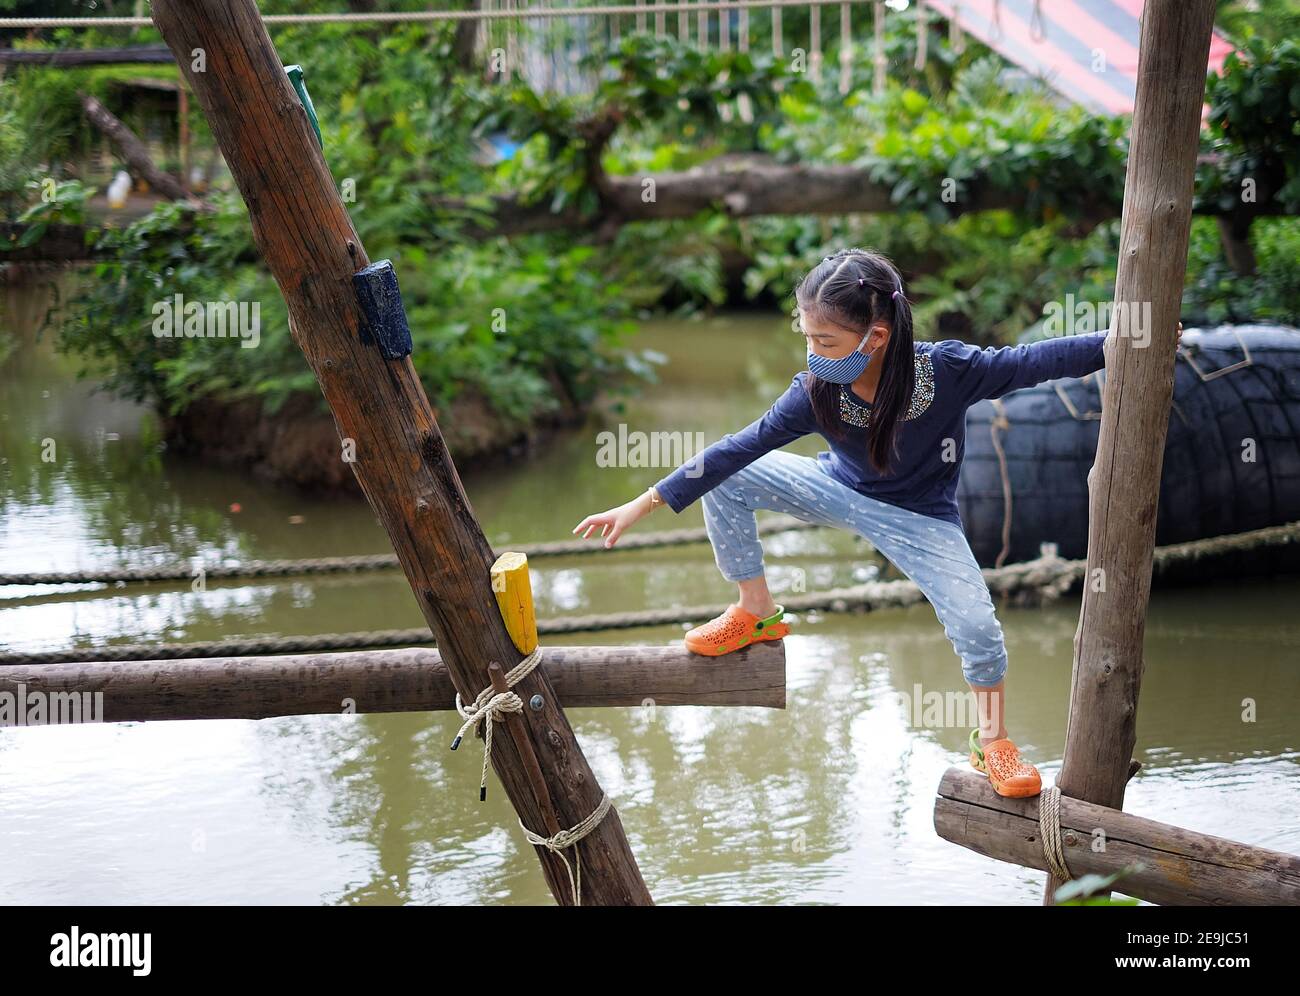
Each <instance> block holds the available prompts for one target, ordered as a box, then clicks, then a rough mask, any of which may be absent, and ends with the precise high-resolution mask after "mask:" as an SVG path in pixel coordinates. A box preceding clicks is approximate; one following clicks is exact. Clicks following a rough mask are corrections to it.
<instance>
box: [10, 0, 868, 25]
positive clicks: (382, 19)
mask: <svg viewBox="0 0 1300 996" xmlns="http://www.w3.org/2000/svg"><path fill="white" fill-rule="evenodd" d="M845 2H848V3H871V2H874V0H688V2H682V3H672V4H667V3H666V4H662V5H661V9H662V11H663V13H665V14H666V13H669V12H671V11H674V10H679V11H690V10H698V11H710V10H724V9H732V10H735V9H737V8H742V7H749V8H752V9H755V10H767V9H773V8H779V7H814V8H816V7H826V6H830V5H831V4H838V3H845ZM637 13H640V14H642V15H644V13H645V8H644V7H643V6H641V5H640V4H614V5H611V6H609V7H599V6H587V7H531V8H519V9H497V10H415V11H375V12H372V13H366V14H360V13H349V14H266V15H264V16H263V17H262V21H263V22H264V23H266V24H398V23H404V22H421V21H479V20H507V19H515V20H548V19H552V18H561V17H563V18H568V17H600V16H613V15H621V14H637ZM150 27H153V19H152V18H148V17H0V29H10V28H150Z"/></svg>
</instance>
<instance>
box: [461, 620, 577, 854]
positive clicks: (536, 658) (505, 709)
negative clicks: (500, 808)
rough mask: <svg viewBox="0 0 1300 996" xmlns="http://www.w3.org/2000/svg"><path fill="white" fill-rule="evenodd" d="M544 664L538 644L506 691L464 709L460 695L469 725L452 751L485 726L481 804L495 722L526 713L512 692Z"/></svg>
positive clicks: (511, 674) (487, 692)
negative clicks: (473, 728) (480, 725)
mask: <svg viewBox="0 0 1300 996" xmlns="http://www.w3.org/2000/svg"><path fill="white" fill-rule="evenodd" d="M541 662H542V647H541V644H538V645H537V646H536V647H534V648H533V652H532V653H531V654H529V655H528V656H527V657H525V658H524V659H523V660H521V661H520V662H519V663H518V664H516V665H515V666H514V667H512V668H511V669H510V670H509V671H507V672H506V686H507V690H506V691H504V692H498V691H497V690H496V689H495V688H493V687H492V686H491V685H488V686H487V688H485V689H483V691H481V692H479V693H478V697H477V698H475V699H474V701H473V702H471V703H470V704H469V705H463V704H462V703H461V699H460V692H457V693H456V711H457V712H458V713H460V716H461V719H463V720H465V722H464V723H462V724H461V727H460V730H459V732H457V734H456V739H454V740H453V741H452V742H451V749H452V750H455V749H456V748H457V747H459V746H460V742H461V740H463V739H464V738H465V733H466V731H467V730H469V728H470V727H471V726H473V725H474V724H476V723H478V722H480V721H481V722H482V723H483V777H482V778H481V779H479V785H478V800H479V802H483V801H484V800H485V799H487V772H488V759H489V758H490V757H491V755H492V721H493V720H495V721H497V722H501V721H502V720H503V719H505V718H506V715H507V714H509V713H512V712H523V711H524V700H523V699H521V698H520V697H519V696H518V695H516V694H515V693H514V692H513V691H511V690H510V689H513V688H514V686H515V685H517V684H519V682H521V681H523V680H524V678H526V677H527V676H528V675H529V674H531V673H532V671H533V668H535V667H537V665H538V664H540V663H541ZM566 863H567V862H566Z"/></svg>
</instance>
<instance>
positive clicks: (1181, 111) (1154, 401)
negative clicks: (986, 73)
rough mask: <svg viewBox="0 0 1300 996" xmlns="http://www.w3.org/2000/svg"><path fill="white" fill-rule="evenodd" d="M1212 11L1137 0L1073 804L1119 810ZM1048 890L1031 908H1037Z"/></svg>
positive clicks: (1077, 670)
mask: <svg viewBox="0 0 1300 996" xmlns="http://www.w3.org/2000/svg"><path fill="white" fill-rule="evenodd" d="M1213 27H1214V0H1148V2H1147V4H1146V6H1145V8H1144V9H1143V13H1142V37H1141V42H1140V45H1139V49H1138V82H1137V102H1136V105H1135V108H1134V112H1133V126H1132V133H1131V140H1130V143H1129V159H1128V172H1127V175H1126V177H1125V181H1124V210H1123V220H1122V222H1121V225H1120V256H1119V272H1118V274H1117V276H1116V280H1115V305H1114V310H1113V312H1112V316H1113V317H1112V319H1111V331H1110V336H1109V338H1107V340H1106V384H1105V388H1104V389H1103V392H1102V417H1101V433H1100V436H1099V438H1098V440H1097V459H1096V462H1095V463H1094V464H1093V468H1092V471H1091V473H1089V475H1088V494H1089V505H1088V570H1087V574H1086V575H1085V577H1084V594H1083V607H1082V609H1081V611H1080V613H1079V628H1078V630H1077V632H1076V633H1075V637H1074V673H1073V678H1072V681H1071V688H1070V713H1069V721H1068V724H1067V728H1066V738H1065V760H1064V763H1063V765H1062V767H1061V772H1060V774H1059V775H1058V776H1057V779H1056V784H1057V785H1058V786H1059V788H1060V790H1061V793H1062V794H1063V795H1065V796H1069V797H1070V798H1073V799H1082V800H1085V801H1087V802H1091V803H1095V804H1097V805H1100V806H1106V807H1108V808H1110V809H1122V808H1123V805H1124V786H1125V783H1126V782H1127V780H1128V770H1129V762H1130V760H1131V759H1132V756H1133V745H1134V742H1135V741H1136V739H1137V725H1136V717H1137V704H1138V690H1139V687H1140V686H1141V682H1142V639H1143V634H1144V632H1145V628H1146V614H1147V603H1148V600H1149V597H1150V594H1151V554H1152V550H1153V549H1154V547H1155V529H1156V503H1157V500H1158V498H1159V495H1160V470H1161V464H1162V461H1163V458H1164V450H1165V434H1166V430H1167V429H1168V427H1169V405H1170V401H1171V400H1172V398H1173V383H1174V346H1175V342H1176V335H1177V326H1178V316H1179V306H1180V304H1181V302H1182V295H1183V278H1184V275H1185V274H1186V270H1187V241H1188V235H1189V232H1190V229H1191V217H1192V191H1193V178H1194V174H1195V170H1196V152H1197V140H1198V135H1199V132H1200V125H1201V104H1202V102H1203V99H1204V93H1205V67H1206V63H1207V61H1208V58H1209V48H1210V35H1211V32H1212V30H1213ZM1052 892H1053V883H1052V881H1051V879H1050V878H1049V880H1048V883H1047V890H1046V894H1045V898H1044V902H1045V903H1048V904H1050V902H1051V896H1052Z"/></svg>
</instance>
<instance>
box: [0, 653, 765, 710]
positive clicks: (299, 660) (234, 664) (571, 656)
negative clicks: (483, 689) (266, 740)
mask: <svg viewBox="0 0 1300 996" xmlns="http://www.w3.org/2000/svg"><path fill="white" fill-rule="evenodd" d="M542 669H543V670H544V671H545V672H546V675H547V677H548V678H550V680H551V685H552V687H553V688H554V689H555V693H556V694H557V695H558V696H559V697H560V698H561V699H562V700H563V701H564V704H565V706H567V707H570V708H572V707H594V706H627V707H635V706H643V705H653V706H679V705H706V706H761V707H765V708H769V709H784V708H785V649H784V645H783V644H781V643H779V642H778V643H759V644H755V645H754V646H752V647H746V648H745V649H743V650H740V651H737V652H736V653H734V654H729V655H727V657H726V659H725V660H721V661H713V660H706V659H704V658H701V657H699V656H697V655H695V654H691V653H689V652H688V651H687V650H686V649H685V648H683V647H681V646H672V647H547V648H545V649H544V650H543V652H542ZM95 693H102V694H103V712H102V714H99V715H98V717H97V719H96V721H98V722H104V723H128V722H129V723H137V722H145V721H149V720H175V719H267V718H270V717H273V716H302V715H310V714H321V715H332V714H344V713H373V712H426V711H431V710H438V711H450V710H453V709H455V697H456V688H455V686H454V685H453V684H452V682H451V677H450V675H449V674H448V673H447V665H446V664H444V663H443V661H442V657H441V655H440V654H439V653H438V651H437V650H431V649H428V648H403V649H401V650H365V651H360V652H354V653H341V654H305V655H298V656H283V657H199V658H189V659H185V660H172V661H162V660H159V661H140V662H138V663H133V664H93V663H92V664H84V663H68V664H46V665H11V666H8V667H0V725H3V724H4V722H6V721H5V720H4V697H5V696H6V695H11V696H14V697H15V701H18V700H19V699H20V697H22V696H25V697H26V699H27V700H28V701H32V700H34V699H35V698H36V697H37V696H38V695H40V696H55V695H67V694H71V695H78V696H80V695H82V694H92V695H93V694H95ZM51 701H53V700H51ZM11 711H12V707H11ZM24 714H25V710H23V709H21V708H18V709H17V711H16V713H15V714H14V717H11V718H10V719H9V720H8V721H7V722H13V721H15V720H16V717H17V716H21V715H24Z"/></svg>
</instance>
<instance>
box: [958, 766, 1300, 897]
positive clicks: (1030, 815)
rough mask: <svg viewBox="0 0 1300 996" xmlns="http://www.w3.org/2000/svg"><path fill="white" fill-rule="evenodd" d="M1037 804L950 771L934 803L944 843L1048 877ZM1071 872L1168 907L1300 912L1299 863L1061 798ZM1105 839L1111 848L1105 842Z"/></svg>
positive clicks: (984, 780) (1283, 855) (1263, 850)
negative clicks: (1105, 878)
mask: <svg viewBox="0 0 1300 996" xmlns="http://www.w3.org/2000/svg"><path fill="white" fill-rule="evenodd" d="M1038 801H1039V797H1035V798H1032V799H1004V798H1003V797H1002V796H1000V795H998V794H997V793H996V792H994V791H993V788H992V786H991V785H990V784H989V781H988V779H987V778H986V777H984V776H983V775H980V774H978V773H976V772H974V771H963V770H962V769H960V768H949V769H948V770H947V771H946V772H945V773H944V776H943V778H942V780H941V781H940V783H939V794H938V797H937V798H936V799H935V802H934V829H935V832H936V833H938V834H939V836H940V837H942V838H943V839H944V840H947V841H951V842H952V843H954V844H960V845H961V846H962V847H968V848H970V849H971V850H972V851H975V852H977V853H979V854H983V855H985V856H986V857H990V858H997V859H998V860H999V861H1008V862H1010V863H1011V864H1014V865H1023V866H1024V867H1026V868H1038V869H1041V870H1043V871H1048V870H1049V869H1048V866H1047V861H1046V859H1045V858H1044V857H1043V844H1042V840H1041V838H1040V835H1039V830H1038ZM1061 837H1062V840H1063V844H1062V850H1063V851H1064V852H1065V864H1066V867H1067V868H1069V869H1070V872H1071V873H1072V874H1073V875H1075V876H1076V877H1078V876H1081V875H1086V874H1089V873H1092V874H1097V875H1110V874H1113V873H1115V872H1118V871H1120V870H1121V869H1123V868H1124V867H1125V866H1127V865H1131V864H1136V863H1141V864H1142V865H1143V866H1144V867H1143V868H1141V869H1140V870H1138V871H1134V872H1132V873H1130V874H1128V875H1125V876H1124V877H1123V878H1121V879H1120V880H1119V881H1118V882H1117V883H1116V884H1115V886H1114V891H1116V892H1122V893H1124V894H1125V895H1129V896H1136V897H1137V898H1139V899H1145V900H1147V901H1148V902H1152V903H1160V904H1165V905H1170V906H1229V905H1231V906H1283V905H1285V906H1294V905H1297V904H1300V857H1297V856H1296V855H1294V854H1286V853H1284V852H1282V851H1271V850H1269V849H1267V848H1263V847H1252V846H1251V845H1249V844H1241V843H1238V842H1237V841H1234V840H1227V839H1225V838H1223V837H1212V836H1210V835H1209V834H1205V833H1197V832H1195V831H1193V830H1184V829H1182V828H1181V827H1175V826H1170V825H1169V824H1167V823H1158V822H1156V821H1155V820H1147V819H1143V818H1142V817H1140V816H1134V815H1132V814H1131V813H1125V812H1122V811H1120V810H1116V809H1107V808H1106V807H1105V806H1097V805H1093V804H1092V803H1090V802H1083V801H1081V800H1079V799H1071V798H1070V797H1069V796H1064V795H1063V796H1062V797H1061ZM1103 841H1104V848H1103V847H1102V842H1103Z"/></svg>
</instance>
